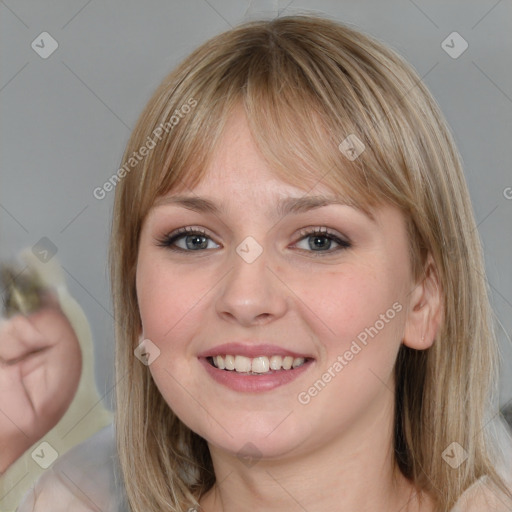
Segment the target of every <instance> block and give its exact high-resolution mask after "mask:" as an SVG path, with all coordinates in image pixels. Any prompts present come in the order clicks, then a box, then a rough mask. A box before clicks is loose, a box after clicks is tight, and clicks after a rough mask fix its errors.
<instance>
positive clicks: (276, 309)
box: [216, 250, 289, 327]
mask: <svg viewBox="0 0 512 512" xmlns="http://www.w3.org/2000/svg"><path fill="white" fill-rule="evenodd" d="M230 260H231V261H230V265H231V270H229V271H228V272H227V275H226V277H225V278H224V279H223V280H222V281H221V286H220V287H219V289H218V290H219V292H218V296H217V300H216V311H217V314H218V315H220V316H221V317H223V318H224V319H225V320H228V321H230V322H234V323H238V324H240V325H243V326H245V327H249V326H252V325H263V324H266V323H269V322H271V321H273V320H275V319H278V318H280V317H282V316H283V315H284V314H285V312H286V310H287V307H288V299H289V296H288V294H287V293H286V288H285V287H284V286H283V284H282V282H281V281H280V279H278V277H277V276H276V274H277V272H276V271H275V270H274V269H271V268H270V267H269V261H268V258H267V257H266V250H264V251H263V253H262V254H261V255H260V256H259V257H258V258H257V259H256V260H255V261H253V262H251V263H248V262H247V261H245V260H244V259H243V258H242V257H241V256H239V254H238V253H236V252H233V255H232V258H230Z"/></svg>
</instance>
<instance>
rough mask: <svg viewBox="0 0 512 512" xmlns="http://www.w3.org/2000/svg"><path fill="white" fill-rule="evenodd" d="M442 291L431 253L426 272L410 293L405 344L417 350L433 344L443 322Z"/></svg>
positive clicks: (404, 337)
mask: <svg viewBox="0 0 512 512" xmlns="http://www.w3.org/2000/svg"><path fill="white" fill-rule="evenodd" d="M442 303H443V300H442V291H441V287H440V285H439V276H438V273H437V269H436V266H435V263H434V259H433V258H432V256H431V254H430V253H429V255H428V257H427V262H426V263H425V273H424V275H423V277H422V279H421V280H420V282H418V283H417V284H416V285H415V286H414V289H413V290H412V292H411V294H410V301H409V309H408V312H407V319H406V323H405V328H404V336H403V344H404V345H406V346H408V347H409V348H414V349H416V350H425V349H427V348H429V347H431V346H432V344H433V343H434V339H435V337H436V335H437V332H438V330H439V327H440V325H441V322H442V317H443V310H442Z"/></svg>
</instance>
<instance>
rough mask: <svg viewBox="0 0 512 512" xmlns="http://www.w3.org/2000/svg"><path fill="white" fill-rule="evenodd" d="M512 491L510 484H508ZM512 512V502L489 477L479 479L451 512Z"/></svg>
mask: <svg viewBox="0 0 512 512" xmlns="http://www.w3.org/2000/svg"><path fill="white" fill-rule="evenodd" d="M507 485H508V487H509V489H510V490H511V491H512V486H511V485H510V482H507ZM484 510H485V511H486V512H511V511H512V502H511V500H510V499H509V498H507V496H505V495H504V494H503V492H502V491H500V490H499V489H498V488H496V487H495V486H494V484H493V483H492V482H491V481H490V479H489V478H488V477H487V476H483V477H481V478H479V479H478V480H477V481H476V482H475V483H474V484H473V485H472V486H471V487H469V488H468V489H466V491H465V492H464V493H463V494H462V496H461V497H460V498H459V500H458V501H457V503H456V504H455V506H454V507H453V508H452V509H451V510H450V512H482V511H484Z"/></svg>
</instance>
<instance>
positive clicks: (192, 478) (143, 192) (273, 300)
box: [111, 17, 512, 512]
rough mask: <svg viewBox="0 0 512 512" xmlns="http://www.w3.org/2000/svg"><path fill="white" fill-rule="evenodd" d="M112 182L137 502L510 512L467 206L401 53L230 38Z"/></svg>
mask: <svg viewBox="0 0 512 512" xmlns="http://www.w3.org/2000/svg"><path fill="white" fill-rule="evenodd" d="M112 181H113V182H114V183H113V184H112V185H113V186H114V185H115V186H116V200H115V209H114V220H113V231H112V239H111V240H112V245H111V249H112V250H111V271H112V279H113V297H114V303H115V314H116V319H117V329H118V331H117V356H116V357H117V359H116V366H117V373H118V382H119V383H118V385H117V412H116V415H117V416H116V429H117V449H118V453H119V459H120V465H121V469H122V472H123V479H124V484H125V487H126V492H127V496H128V500H129V504H130V507H131V510H133V511H135V512H142V511H148V510H151V511H162V512H163V511H169V510H176V511H177V510H190V509H195V510H204V511H207V512H216V511H220V510H223V511H226V512H228V511H231V510H238V511H239V510H249V509H250V510H273V509H279V510H299V509H301V508H302V509H303V510H308V511H311V512H312V511H315V510H337V511H344V512H348V511H350V512H352V511H354V510H357V511H358V512H362V511H370V510H371V511H374V510H379V511H398V510H401V511H410V512H412V511H421V512H425V511H429V512H430V511H449V510H452V511H458V510H466V511H467V510H475V511H476V510H478V511H480V510H494V511H498V510H501V511H503V510H509V509H510V507H511V504H512V495H511V494H510V490H509V488H508V487H509V486H510V482H507V481H506V478H505V477H509V476H510V475H509V474H508V473H507V471H510V467H505V466H504V464H505V462H504V461H503V460H500V458H499V456H498V455H499V454H498V453H497V449H498V446H497V441H496V439H494V437H495V436H493V435H491V432H493V430H492V429H494V428H495V427H494V424H495V420H496V419H495V418H492V416H491V406H492V403H493V400H494V398H493V395H492V391H493V389H494V387H493V382H494V379H495V376H496V366H497V355H496V341H495V337H494V334H493V329H492V323H491V311H490V307H489V302H488V298H487V294H486V285H485V278H484V270H483V269H484V267H483V262H482V252H481V247H480V243H479V240H478V237H477V229H476V225H475V221H474V216H473V213H472V209H471V204H470V199H469V194H468V191H467V188H466V184H465V180H464V176H463V171H462V168H461V163H460V159H459V156H458V153H457V150H456V148H455V145H454V142H453V139H452V137H451V135H450V133H449V130H448V128H447V126H446V124H445V122H444V120H443V118H442V116H441V114H440V112H439V109H438V107H437V105H436V103H435V101H434V100H433V98H432V97H431V95H430V94H429V92H428V91H427V90H426V88H425V87H424V85H423V84H422V83H421V80H420V79H419V77H418V76H417V74H416V73H415V72H414V71H413V70H412V69H411V68H410V67H409V66H408V65H407V64H406V63H405V62H404V61H403V60H402V59H401V58H400V57H399V56H397V55H396V54H395V53H394V52H393V51H391V50H390V49H388V48H386V47H385V46H384V45H382V44H381V43H380V42H378V41H376V40H374V39H372V38H370V37H368V36H366V35H363V34H361V33H359V32H357V31H355V30H353V29H351V28H348V27H346V26H343V25H340V24H337V23H334V22H332V21H329V20H325V19H320V18H314V17H289V18H280V19H275V20H273V21H270V22H267V21H262V22H253V23H250V24H247V25H243V26H241V27H238V28H235V29H234V30H231V31H229V32H226V33H225V34H221V35H220V36H217V37H215V38H213V39H212V40H210V41H208V42H207V43H206V44H204V45H203V46H201V47H200V48H199V49H197V50H196V51H195V52H194V53H192V55H190V56H189V57H188V58H187V59H185V61H184V62H182V63H181V64H180V65H179V66H178V67H177V68H176V69H175V70H174V71H173V72H172V73H171V74H170V75H169V76H168V77H167V78H166V79H165V80H164V82H163V83H162V85H161V86H160V87H159V88H158V90H157V91H156V92H155V94H154V95H153V97H152V98H151V100H150V102H149V104H148V105H147V107H146V108H145V110H144V112H143V113H142V115H141V117H140V119H139V121H138V123H137V126H136V128H135V130H134V132H133V134H132V137H131V139H130V141H129V143H128V146H127V149H126V152H125V156H124V159H123V165H122V167H120V169H119V171H118V173H117V175H116V177H113V180H112ZM500 464H501V465H500ZM502 466H503V467H502ZM507 500H508V501H507Z"/></svg>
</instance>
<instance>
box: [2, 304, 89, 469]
mask: <svg viewBox="0 0 512 512" xmlns="http://www.w3.org/2000/svg"><path fill="white" fill-rule="evenodd" d="M81 371H82V352H81V350H80V345H79V342H78V338H77V337H76V334H75V331H74V330H73V328H72V326H71V324H70V323H69V321H68V319H67V318H66V316H65V315H64V313H63V312H62V310H61V308H60V306H59V303H58V301H57V299H56V297H55V296H52V295H51V294H47V297H46V299H45V301H44V304H43V307H42V308H41V309H39V310H38V311H36V312H35V313H31V314H29V315H27V316H24V315H21V314H18V315H16V316H13V317H12V318H10V319H8V320H6V319H2V320H1V321H0V474H1V473H4V472H5V471H6V470H7V469H8V468H9V467H10V466H11V464H13V463H14V462H15V461H16V460H17V459H18V458H19V457H20V456H21V455H23V453H24V452H25V451H26V450H27V449H28V448H30V447H31V446H32V445H33V444H34V443H35V442H36V441H38V440H39V439H41V438H42V437H43V436H44V435H45V434H47V433H48V432H49V431H50V430H51V429H52V428H53V427H54V426H55V425H56V424H57V423H58V422H59V420H60V419H61V418H62V416H63V415H64V413H65V412H66V410H67V409H68V407H69V404H70V403H71V401H72V400H73V397H74V396H75V393H76V390H77V388H78V383H79V381H80V375H81Z"/></svg>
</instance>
